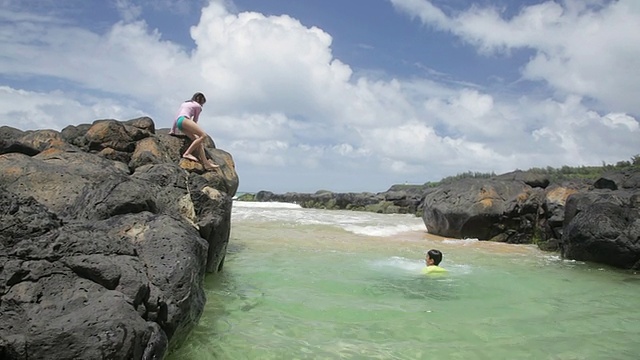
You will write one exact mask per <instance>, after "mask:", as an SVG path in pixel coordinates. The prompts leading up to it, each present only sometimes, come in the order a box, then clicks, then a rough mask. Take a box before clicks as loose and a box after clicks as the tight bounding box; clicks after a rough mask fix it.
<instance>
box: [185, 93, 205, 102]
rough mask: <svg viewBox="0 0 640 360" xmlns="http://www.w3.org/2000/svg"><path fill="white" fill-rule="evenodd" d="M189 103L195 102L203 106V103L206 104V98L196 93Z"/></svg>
mask: <svg viewBox="0 0 640 360" xmlns="http://www.w3.org/2000/svg"><path fill="white" fill-rule="evenodd" d="M187 101H188V100H187ZM191 101H195V102H197V103H198V104H200V105H204V103H206V102H207V98H206V97H204V94H203V93H201V92H197V93H195V94H193V96H192V97H191Z"/></svg>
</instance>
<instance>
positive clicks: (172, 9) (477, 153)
mask: <svg viewBox="0 0 640 360" xmlns="http://www.w3.org/2000/svg"><path fill="white" fill-rule="evenodd" d="M0 5H2V6H1V7H0V46H1V48H2V49H3V50H2V53H1V54H0V125H8V126H13V127H17V128H20V129H23V130H32V129H47V128H50V129H56V130H61V129H62V128H64V127H65V126H67V125H70V124H74V125H75V124H81V123H90V122H92V121H94V120H97V119H104V118H114V119H119V120H128V119H131V118H135V117H138V116H142V115H146V116H150V117H151V118H153V119H154V121H155V122H156V127H158V128H166V127H169V126H170V125H171V122H172V120H173V119H172V117H173V116H174V114H175V111H176V109H177V107H178V105H179V103H180V102H181V101H183V100H185V99H187V98H190V96H191V95H192V94H193V93H194V92H196V91H202V92H204V93H205V94H206V95H207V98H208V102H207V104H206V105H205V109H204V111H203V114H202V116H201V122H200V123H201V125H202V126H203V127H204V128H205V129H206V130H207V132H208V133H209V134H210V135H211V136H212V137H213V138H214V140H215V141H216V144H217V145H218V147H219V148H221V149H224V150H226V151H228V152H230V153H231V154H232V155H233V157H234V160H235V162H236V166H237V171H238V174H239V176H240V184H241V185H240V191H258V190H271V191H274V192H285V191H299V192H314V191H316V190H320V189H326V190H333V191H341V192H343V191H355V192H360V191H371V192H379V191H384V190H386V189H387V188H388V187H389V186H391V185H392V184H397V183H416V184H422V183H424V182H427V181H437V180H440V179H441V178H443V177H446V176H451V175H456V174H459V173H462V172H466V171H473V172H492V171H493V172H495V173H504V172H508V171H512V170H515V169H527V168H531V167H547V166H552V167H560V166H563V165H571V166H580V165H601V164H602V163H603V162H606V163H615V162H618V161H620V160H629V159H630V158H631V156H633V155H636V154H639V153H640V141H639V140H638V139H639V138H640V136H639V135H640V122H639V121H638V119H639V118H640V102H639V101H638V100H637V99H639V98H640V66H638V65H639V64H640V60H638V59H640V1H636V0H619V1H607V0H565V1H538V0H526V1H525V0H518V1H507V0H477V1H471V0H446V1H445V0H431V1H427V0H350V1H338V0H305V1H299V0H272V1H263V0H236V1H218V0H212V1H208V0H198V1H195V0H173V1H169V0H153V1H152V0H113V1H85V0H66V1H55V0H0Z"/></svg>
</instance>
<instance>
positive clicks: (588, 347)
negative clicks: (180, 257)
mask: <svg viewBox="0 0 640 360" xmlns="http://www.w3.org/2000/svg"><path fill="white" fill-rule="evenodd" d="M232 219H233V220H232V222H233V227H232V235H231V244H230V248H229V250H228V255H227V258H226V261H225V269H224V271H223V273H221V274H219V275H216V276H210V277H209V278H208V279H207V280H206V291H207V299H208V302H207V306H206V309H205V312H204V314H203V317H202V319H201V321H200V323H199V325H198V326H197V327H196V329H195V330H194V332H193V333H192V334H191V336H190V338H189V339H188V341H187V343H186V344H184V345H183V346H182V347H180V348H178V349H175V350H174V351H173V352H172V353H171V354H170V355H169V356H168V359H170V360H178V359H434V358H438V359H638V357H639V355H640V313H639V312H638V308H639V305H640V276H639V275H635V274H633V273H630V272H627V271H620V270H616V269H611V268H606V267H602V266H598V265H595V264H585V263H581V262H574V261H566V260H562V259H560V258H559V257H558V256H557V255H556V254H552V253H545V252H541V251H539V250H538V249H537V248H535V247H533V246H521V245H520V246H516V245H507V244H498V243H488V242H479V241H476V240H473V239H467V240H456V239H444V238H438V237H434V236H431V235H429V234H427V233H426V232H425V229H424V225H423V224H422V221H421V220H420V219H419V218H415V217H411V216H404V215H382V214H372V213H362V212H348V211H323V210H312V209H301V208H298V207H295V206H293V205H288V204H260V203H238V202H236V203H235V204H234V213H233V218H232ZM430 248H437V249H440V250H442V251H443V253H444V260H443V262H442V264H441V266H443V267H445V268H447V269H448V270H449V273H448V275H447V276H445V277H436V278H429V277H426V276H424V275H422V274H421V273H420V270H421V269H422V267H423V266H424V252H425V251H427V250H429V249H430Z"/></svg>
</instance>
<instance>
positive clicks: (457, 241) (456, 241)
mask: <svg viewBox="0 0 640 360" xmlns="http://www.w3.org/2000/svg"><path fill="white" fill-rule="evenodd" d="M478 241H480V240H478V239H469V238H467V239H444V240H442V242H443V243H445V244H456V245H471V244H474V243H477V242H478Z"/></svg>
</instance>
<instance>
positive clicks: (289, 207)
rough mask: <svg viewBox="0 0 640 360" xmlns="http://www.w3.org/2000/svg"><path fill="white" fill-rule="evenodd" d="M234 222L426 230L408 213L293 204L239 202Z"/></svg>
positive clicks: (365, 231)
mask: <svg viewBox="0 0 640 360" xmlns="http://www.w3.org/2000/svg"><path fill="white" fill-rule="evenodd" d="M232 220H233V221H251V222H278V223H281V224H292V225H327V226H334V227H338V228H341V229H343V230H345V231H348V232H351V233H353V234H357V235H365V236H378V237H388V236H393V235H396V234H400V233H403V232H410V231H420V230H425V226H424V223H423V222H422V219H420V218H418V217H415V216H412V215H406V214H377V213H371V212H363V211H349V210H318V209H304V208H302V207H300V205H297V204H290V203H261V202H245V201H236V202H234V203H233V213H232Z"/></svg>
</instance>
